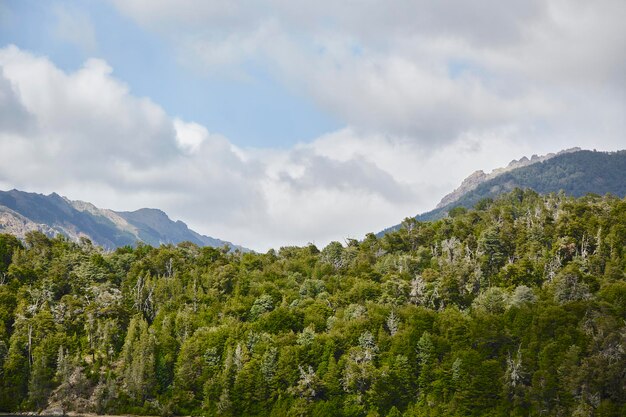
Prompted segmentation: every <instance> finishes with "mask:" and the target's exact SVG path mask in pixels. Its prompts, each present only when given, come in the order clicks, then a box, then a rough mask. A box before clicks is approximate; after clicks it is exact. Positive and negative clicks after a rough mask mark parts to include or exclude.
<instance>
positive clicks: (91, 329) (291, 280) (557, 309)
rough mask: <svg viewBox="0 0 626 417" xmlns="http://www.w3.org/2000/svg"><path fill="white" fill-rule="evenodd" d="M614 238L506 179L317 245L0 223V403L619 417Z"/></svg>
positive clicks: (605, 210)
mask: <svg viewBox="0 0 626 417" xmlns="http://www.w3.org/2000/svg"><path fill="white" fill-rule="evenodd" d="M625 242H626V201H624V200H620V199H618V198H615V197H611V196H608V195H607V196H604V197H600V196H587V197H583V198H580V199H574V198H569V197H565V196H564V195H563V194H559V195H548V196H543V197H542V196H539V195H538V194H536V193H534V192H532V191H522V190H515V191H513V192H512V193H510V194H507V195H505V196H504V197H502V198H501V199H498V200H495V201H493V200H483V201H482V202H481V203H479V204H478V205H477V207H476V209H474V210H465V209H458V210H455V211H453V212H452V213H451V216H450V217H449V218H446V219H442V220H439V221H436V222H432V223H422V222H418V221H416V220H415V219H407V220H406V221H405V222H404V223H403V227H402V228H401V229H400V230H398V231H396V232H393V233H390V234H387V235H385V236H383V237H381V238H377V237H376V236H374V235H372V234H370V235H368V236H366V238H365V239H364V240H363V241H362V242H358V241H355V240H350V241H349V242H347V245H345V246H344V245H342V244H340V243H338V242H333V243H330V244H329V245H328V246H326V247H325V248H324V249H322V250H321V251H319V250H318V249H317V248H316V247H315V246H313V245H309V246H307V247H304V248H296V247H284V248H281V249H280V250H279V251H273V250H272V251H270V252H268V253H266V254H254V253H246V254H242V253H240V252H228V251H224V250H218V249H212V248H199V247H196V246H195V245H193V244H191V243H183V244H179V245H178V246H172V245H167V246H161V247H160V248H152V247H149V246H145V245H140V246H138V247H137V248H131V247H125V248H122V249H118V250H116V251H114V252H105V251H103V250H101V249H100V248H98V247H96V246H93V245H91V244H90V243H89V242H86V241H81V242H79V243H72V242H69V241H68V240H67V239H64V238H54V239H50V238H48V237H46V236H44V235H41V234H37V233H33V234H30V235H29V236H27V238H26V239H25V242H24V243H22V242H20V241H19V240H17V239H15V238H13V237H12V236H8V235H0V409H1V410H3V411H19V410H39V409H45V408H46V407H48V406H50V405H51V404H56V405H60V406H61V407H63V408H64V410H68V411H69V410H74V411H76V412H79V413H80V412H83V413H84V412H95V413H134V414H151V415H155V414H160V415H173V414H178V415H207V416H211V415H225V416H237V415H259V416H273V415H275V416H287V415H298V416H304V415H307V416H326V415H337V416H367V415H371V416H400V415H404V416H500V415H511V416H527V415H546V416H562V415H597V416H619V415H622V414H623V411H624V410H625V409H626V394H625V391H624V379H625V375H624V363H626V354H625V353H624V352H625V349H624V346H625V345H626V339H624V337H625V335H626V326H625V324H624V317H625V314H626V307H625V305H626V304H625V300H626V244H625Z"/></svg>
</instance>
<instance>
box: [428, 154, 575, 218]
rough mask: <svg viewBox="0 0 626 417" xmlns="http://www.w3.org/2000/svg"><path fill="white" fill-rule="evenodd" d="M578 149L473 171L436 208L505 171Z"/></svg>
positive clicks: (524, 158)
mask: <svg viewBox="0 0 626 417" xmlns="http://www.w3.org/2000/svg"><path fill="white" fill-rule="evenodd" d="M580 150H581V149H580V148H578V147H574V148H569V149H564V150H562V151H559V152H557V153H548V154H546V155H541V156H538V155H536V154H534V155H533V156H531V158H530V159H528V157H526V156H522V157H521V158H520V159H519V160H517V159H514V160H512V161H511V162H509V164H508V165H507V166H506V167H503V168H496V169H494V170H493V171H491V172H490V173H489V174H485V172H484V171H482V170H478V171H475V172H474V173H472V174H471V175H470V176H469V177H467V178H465V179H464V180H463V182H461V185H460V186H459V187H458V188H456V189H455V190H454V191H452V192H451V193H449V194H447V195H445V196H444V197H443V198H442V199H441V201H440V202H439V204H437V206H436V208H441V207H444V206H446V205H448V204H451V203H454V202H455V201H457V200H458V199H459V198H460V197H461V196H462V195H464V194H466V193H468V192H470V191H472V190H474V189H475V188H476V187H478V186H479V185H480V184H482V183H484V182H485V181H489V180H491V179H493V178H496V177H497V176H499V175H502V174H504V173H506V172H509V171H512V170H514V169H518V168H522V167H525V166H528V165H532V164H536V163H539V162H543V161H547V160H549V159H552V158H554V157H555V156H558V155H564V154H568V153H573V152H579V151H580Z"/></svg>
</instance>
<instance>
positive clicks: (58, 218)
mask: <svg viewBox="0 0 626 417" xmlns="http://www.w3.org/2000/svg"><path fill="white" fill-rule="evenodd" d="M29 231H40V232H43V233H45V234H47V235H49V236H54V235H56V234H59V233H61V234H63V235H65V236H67V237H68V238H70V239H71V240H74V241H78V240H79V239H80V237H86V238H88V239H89V240H91V241H92V242H93V243H94V244H97V245H100V246H102V247H104V248H106V249H114V248H117V247H121V246H125V245H135V244H136V243H137V242H143V243H147V244H149V245H152V246H159V245H160V244H168V243H172V244H177V243H180V242H184V241H189V242H193V243H195V244H196V245H199V246H212V247H223V246H224V245H228V246H230V247H231V248H232V249H240V250H244V251H247V249H245V248H242V247H241V246H237V245H233V244H232V243H230V242H226V241H223V240H220V239H215V238H212V237H209V236H204V235H201V234H199V233H196V232H194V231H193V230H191V229H189V228H188V227H187V225H186V224H185V223H183V222H181V221H180V220H179V221H176V222H175V221H173V220H171V219H170V218H169V217H168V216H167V214H165V213H164V212H163V211H161V210H158V209H150V208H142V209H139V210H136V211H120V212H116V211H113V210H108V209H101V208H98V207H96V206H94V205H93V204H91V203H87V202H84V201H71V200H69V199H67V198H65V197H61V196H60V195H58V194H56V193H52V194H50V195H43V194H36V193H28V192H24V191H18V190H11V191H0V233H11V234H13V235H15V236H18V237H21V238H23V237H24V235H25V234H26V233H28V232H29Z"/></svg>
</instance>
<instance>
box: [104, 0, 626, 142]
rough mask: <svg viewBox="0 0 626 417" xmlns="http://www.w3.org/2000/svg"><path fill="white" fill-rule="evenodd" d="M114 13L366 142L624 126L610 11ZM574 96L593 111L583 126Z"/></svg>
mask: <svg viewBox="0 0 626 417" xmlns="http://www.w3.org/2000/svg"><path fill="white" fill-rule="evenodd" d="M113 2H114V4H115V5H116V6H117V7H118V8H119V10H120V11H121V12H122V13H124V14H127V15H128V16H130V17H132V18H134V19H136V20H137V21H138V22H140V23H141V24H142V25H143V26H144V27H146V28H148V29H149V30H154V31H157V32H158V33H160V34H161V35H162V36H164V37H165V38H167V39H170V40H171V41H172V42H175V43H176V44H177V45H178V46H180V47H181V50H182V52H181V55H182V57H183V58H182V59H183V61H184V62H186V63H187V64H189V65H193V66H195V67H203V68H204V69H205V70H206V71H212V72H217V73H222V74H229V75H231V76H232V74H237V76H239V77H242V74H241V73H242V72H243V71H244V70H243V69H242V68H243V66H242V65H241V64H242V63H244V62H245V63H249V62H250V61H252V62H256V63H257V64H258V65H261V66H264V67H267V68H270V69H271V71H272V72H273V74H274V76H275V78H276V79H277V80H280V81H281V82H283V83H285V84H286V85H287V86H288V88H291V89H294V90H296V91H297V92H298V93H300V94H303V95H305V96H307V97H310V98H312V99H313V100H314V101H315V102H316V103H317V105H318V106H319V107H320V108H322V109H323V110H324V111H326V112H330V113H331V114H333V115H334V116H335V117H336V118H337V119H338V120H343V121H344V122H345V124H346V125H349V126H352V127H353V128H354V129H355V130H357V131H359V132H363V133H365V134H381V133H382V134H389V135H392V136H394V137H404V138H405V139H409V140H412V141H415V142H418V143H420V144H421V145H422V146H430V147H437V146H439V145H440V144H444V143H450V142H453V141H454V140H457V139H458V138H459V137H460V136H461V135H463V134H466V133H467V132H471V131H477V130H491V129H500V128H503V127H506V126H511V125H517V126H518V127H520V128H526V129H528V128H531V127H533V126H535V127H540V128H541V129H542V130H545V131H550V132H552V133H553V134H554V135H555V136H558V135H560V134H562V132H563V130H564V129H566V128H567V127H568V126H570V125H579V124H580V125H582V127H584V129H585V130H584V131H581V129H574V130H576V131H577V132H578V134H579V135H580V136H582V135H587V138H586V140H591V138H592V137H593V136H595V133H596V132H597V131H598V129H602V130H603V133H604V134H605V135H606V138H605V139H604V141H605V142H611V143H613V144H619V140H621V138H622V137H623V133H624V130H623V129H624V128H623V124H622V123H621V122H620V120H619V119H622V118H623V113H622V117H620V118H619V119H617V120H616V119H610V120H609V119H607V117H605V116H604V115H606V114H607V112H608V113H609V114H611V113H614V109H616V108H617V109H619V110H620V111H623V110H624V97H623V91H624V89H625V88H626V79H625V77H626V76H625V75H624V74H626V60H624V59H623V55H624V53H623V51H624V50H626V26H625V25H623V24H622V22H621V19H622V16H624V15H625V14H626V3H624V2H623V1H620V0H600V1H598V2H593V3H589V2H585V1H568V0H567V1H566V0H550V1H547V2H545V1H527V0H519V1H512V2H502V1H497V0H481V1H478V2H460V3H459V2H455V1H438V2H432V1H426V0H424V1H399V2H393V4H389V2H387V1H382V0H380V1H378V0H371V1H365V2H359V3H358V5H357V4H355V3H351V2H336V1H315V2H293V1H284V0H273V1H269V2H267V1H256V0H248V1H245V2H223V1H217V2H204V1H200V0H185V1H183V2H179V1H167V0H160V1H156V2H153V1H145V0H124V1H121V0H120V1H118V0H113ZM616 91H617V92H621V94H619V93H618V94H617V95H616V93H615V92H616ZM581 97H586V98H588V101H591V102H593V103H594V106H595V105H599V106H600V107H596V108H597V110H595V111H594V110H593V109H594V108H593V107H591V108H588V109H586V110H590V113H589V114H588V115H587V116H586V117H585V116H583V119H584V120H585V121H584V122H582V123H581V115H582V114H581V113H582V112H581V108H580V103H579V102H578V100H579V99H580V98H581ZM600 112H602V113H601V114H602V115H603V117H602V122H598V123H593V122H592V121H593V120H594V119H596V120H598V117H597V114H600Z"/></svg>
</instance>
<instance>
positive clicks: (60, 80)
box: [0, 0, 626, 250]
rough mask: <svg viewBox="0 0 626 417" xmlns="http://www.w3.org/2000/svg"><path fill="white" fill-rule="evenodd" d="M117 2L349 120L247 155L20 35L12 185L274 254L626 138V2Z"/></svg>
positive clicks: (235, 67) (181, 46)
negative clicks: (169, 221)
mask: <svg viewBox="0 0 626 417" xmlns="http://www.w3.org/2000/svg"><path fill="white" fill-rule="evenodd" d="M113 3H114V4H115V5H116V7H117V8H118V9H119V11H120V12H121V13H123V14H125V15H126V16H128V17H129V18H130V19H132V20H133V21H135V22H136V23H137V24H138V25H140V26H141V27H142V28H143V30H146V31H150V32H154V33H156V34H157V35H158V36H159V37H160V38H161V39H162V40H163V42H165V43H168V44H169V45H174V46H176V50H177V51H178V52H177V56H175V57H172V59H175V60H177V61H178V62H179V63H180V65H185V66H189V67H192V68H194V70H197V71H201V72H207V73H212V74H221V76H223V77H228V78H233V77H234V78H240V79H242V80H245V79H246V77H249V76H251V75H250V74H249V71H250V68H263V69H264V70H266V71H268V72H269V73H270V74H272V76H273V77H274V78H275V79H276V80H279V82H280V83H283V84H284V85H286V86H287V87H288V88H289V89H290V90H292V91H294V92H295V93H296V94H299V95H302V96H305V97H308V98H310V99H311V100H313V101H314V102H315V103H316V105H317V106H318V107H319V108H320V109H322V110H324V111H327V112H329V113H331V114H332V115H333V116H335V117H336V118H337V119H338V120H341V121H342V124H343V125H344V127H343V128H341V129H339V130H337V131H334V132H328V134H326V135H323V136H321V137H319V138H317V139H315V140H313V141H311V142H309V143H300V144H297V145H295V146H293V147H291V148H290V149H272V148H256V149H251V148H241V147H237V146H235V145H234V144H233V142H234V141H233V138H226V137H224V136H222V135H220V134H219V132H213V131H212V129H211V126H202V125H200V124H197V123H195V122H194V121H193V120H185V118H184V115H182V116H181V115H171V114H167V113H166V111H165V110H164V109H163V108H162V106H161V105H160V104H159V103H155V102H153V101H152V100H151V99H150V98H146V97H137V96H134V95H133V94H132V93H131V92H130V91H131V88H130V87H132V86H127V85H126V84H125V82H124V80H120V79H118V78H116V76H115V73H114V69H112V68H111V67H110V66H109V64H108V63H107V62H105V61H103V60H101V59H90V60H88V61H86V62H85V63H84V65H83V66H82V67H81V68H80V69H79V70H77V71H73V72H65V71H63V70H61V69H59V67H58V66H57V65H56V64H55V63H54V62H51V61H50V60H49V59H48V58H46V57H44V56H39V55H36V54H34V53H32V52H29V51H27V50H22V49H20V48H18V47H16V46H5V47H4V48H2V49H0V149H2V152H0V186H2V188H4V189H6V188H13V187H15V188H18V189H23V190H29V191H40V192H52V191H56V192H59V193H61V194H64V195H67V196H68V197H69V198H72V199H83V200H88V201H91V202H93V203H95V204H96V205H99V206H101V207H109V208H113V209H136V208H139V207H145V206H151V207H159V208H162V209H164V210H165V211H166V212H168V214H170V215H171V216H172V217H174V218H177V219H182V220H183V221H185V222H187V223H188V224H189V225H190V226H191V227H192V228H194V229H196V230H197V231H199V232H201V233H204V234H208V235H211V236H214V237H218V238H221V239H227V240H231V241H233V242H235V243H238V244H242V245H244V246H248V247H251V248H253V249H257V250H266V249H268V248H269V247H279V246H282V245H288V244H305V243H307V242H314V243H316V244H318V245H319V246H323V245H325V244H326V243H328V242H329V241H330V240H342V239H343V238H345V237H356V238H360V237H362V236H363V235H364V234H365V233H367V232H370V231H374V232H376V231H379V230H380V229H382V228H384V227H386V226H389V225H392V224H394V223H398V222H399V221H400V220H401V219H402V218H404V217H406V216H409V215H414V214H417V213H419V212H422V211H426V210H428V209H431V208H433V207H434V205H435V204H436V203H437V201H438V200H439V199H440V198H441V197H442V196H443V195H444V194H446V193H447V192H449V191H451V190H452V189H453V188H454V187H456V186H457V185H458V183H459V182H460V180H461V179H462V178H464V177H465V176H467V175H469V174H470V173H471V172H473V171H474V170H476V169H485V170H490V169H493V168H495V167H498V166H502V165H506V163H508V161H510V160H511V159H513V158H520V157H521V156H523V155H527V156H530V155H531V154H533V153H537V154H539V153H546V152H553V151H558V150H560V149H563V148H567V147H572V146H581V147H584V148H589V149H591V148H597V149H599V150H600V149H602V150H616V149H619V148H624V147H625V146H624V145H625V144H626V139H625V138H626V136H625V133H626V122H625V120H626V78H625V77H626V56H625V51H626V26H625V25H624V24H623V22H622V19H623V16H626V3H625V2H623V1H620V0H614V1H613V0H600V1H594V2H586V1H527V0H526V1H512V2H501V1H490V0H483V1H476V2H448V1H438V2H426V1H398V2H393V3H390V2H386V1H374V0H368V1H363V2H336V1H332V2H325V1H316V2H306V3H308V4H302V3H304V2H293V1H282V0H274V1H265V2H260V1H252V0H250V1H242V2H232V1H212V2H205V1H199V0H198V1H195V0H184V1H165V0H150V1H148V0H119V1H113ZM457 3H459V4H457ZM470 4H471V5H470ZM57 13H58V16H59V19H65V20H67V21H68V22H69V21H72V20H78V21H79V23H80V24H78V25H76V30H77V31H79V32H80V31H84V32H86V33H85V36H80V34H77V33H76V32H74V31H71V30H67V28H65V29H64V28H63V27H61V28H60V29H59V34H58V36H62V37H64V38H67V41H68V42H76V43H77V44H79V45H80V47H81V48H84V49H85V50H96V49H97V33H95V32H94V28H93V25H91V24H90V23H89V20H88V18H87V17H86V16H85V15H82V14H78V15H77V14H76V12H75V11H66V10H63V9H57ZM68 24H69V23H68ZM281 117H285V115H281V114H277V115H276V122H277V123H280V118H281ZM241 123H245V120H242V121H241Z"/></svg>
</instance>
